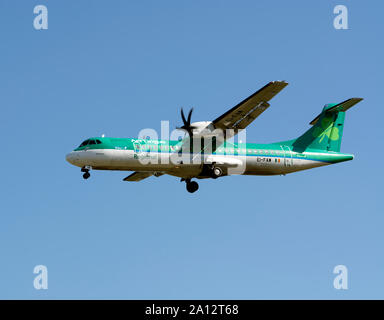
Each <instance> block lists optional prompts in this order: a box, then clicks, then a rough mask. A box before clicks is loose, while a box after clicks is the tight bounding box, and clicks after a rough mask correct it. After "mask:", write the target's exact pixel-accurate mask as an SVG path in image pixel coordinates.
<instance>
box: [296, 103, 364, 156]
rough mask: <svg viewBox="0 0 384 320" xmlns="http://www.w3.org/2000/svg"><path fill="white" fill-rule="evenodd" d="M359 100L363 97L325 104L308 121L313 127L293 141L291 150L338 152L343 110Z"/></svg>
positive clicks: (343, 115) (341, 133) (342, 125)
mask: <svg viewBox="0 0 384 320" xmlns="http://www.w3.org/2000/svg"><path fill="white" fill-rule="evenodd" d="M361 100H363V99H362V98H351V99H348V100H346V101H344V102H341V103H339V104H326V105H325V106H324V108H323V110H322V112H321V113H320V114H319V115H318V116H317V117H316V118H315V119H313V120H312V121H311V122H310V124H311V125H313V127H312V128H310V129H309V130H308V131H307V132H305V133H304V134H303V135H302V136H301V137H299V138H297V139H296V140H294V141H293V144H292V146H293V150H296V151H298V152H302V151H304V150H306V149H315V150H322V151H325V150H326V151H335V152H339V151H340V146H341V138H342V137H343V129H344V119H345V111H347V110H348V109H349V108H351V107H352V106H354V105H355V104H356V103H358V102H360V101H361Z"/></svg>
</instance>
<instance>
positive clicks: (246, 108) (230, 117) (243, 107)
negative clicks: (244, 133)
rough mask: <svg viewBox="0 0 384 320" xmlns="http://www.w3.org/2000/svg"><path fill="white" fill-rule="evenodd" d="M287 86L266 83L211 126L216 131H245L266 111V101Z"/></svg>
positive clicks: (285, 84)
mask: <svg viewBox="0 0 384 320" xmlns="http://www.w3.org/2000/svg"><path fill="white" fill-rule="evenodd" d="M287 85H288V83H287V82H285V81H272V82H270V83H268V84H267V85H265V86H264V87H262V88H261V89H260V90H258V91H256V92H255V93H254V94H252V95H251V96H249V97H248V98H247V99H245V100H243V101H241V102H240V103H239V104H237V105H236V106H234V107H233V108H232V109H230V110H228V111H227V112H226V113H224V114H222V115H221V116H220V117H218V118H217V119H216V120H214V121H213V122H212V123H213V125H214V126H215V128H218V129H222V130H226V129H233V130H235V132H236V131H237V130H238V129H245V128H246V127H247V126H248V125H249V124H250V123H251V122H252V121H253V120H255V119H256V118H257V117H258V116H259V115H260V114H262V113H263V112H264V111H265V110H266V109H268V107H269V106H270V105H269V103H268V101H269V100H271V99H272V98H273V97H274V96H275V95H276V94H278V93H279V92H280V91H281V90H283V89H284V88H285V87H286V86H287ZM235 134H236V133H235ZM232 136H233V135H232ZM227 138H228V137H227Z"/></svg>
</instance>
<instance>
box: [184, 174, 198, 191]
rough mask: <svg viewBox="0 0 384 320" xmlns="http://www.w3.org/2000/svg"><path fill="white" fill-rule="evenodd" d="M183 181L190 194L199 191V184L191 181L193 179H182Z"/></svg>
mask: <svg viewBox="0 0 384 320" xmlns="http://www.w3.org/2000/svg"><path fill="white" fill-rule="evenodd" d="M181 181H185V184H186V187H187V191H188V192H190V193H194V192H196V191H197V190H198V189H199V184H198V183H197V182H196V181H191V179H184V178H182V179H181Z"/></svg>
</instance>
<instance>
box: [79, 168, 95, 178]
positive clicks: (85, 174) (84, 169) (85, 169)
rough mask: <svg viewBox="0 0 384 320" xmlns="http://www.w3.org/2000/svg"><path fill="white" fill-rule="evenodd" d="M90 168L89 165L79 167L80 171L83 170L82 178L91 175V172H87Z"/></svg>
mask: <svg viewBox="0 0 384 320" xmlns="http://www.w3.org/2000/svg"><path fill="white" fill-rule="evenodd" d="M91 169H92V167H91V166H84V167H82V168H81V172H84V174H83V178H84V179H85V180H86V179H88V178H89V177H90V176H91V174H90V173H89V170H91Z"/></svg>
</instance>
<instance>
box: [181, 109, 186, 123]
mask: <svg viewBox="0 0 384 320" xmlns="http://www.w3.org/2000/svg"><path fill="white" fill-rule="evenodd" d="M181 119H183V123H184V126H186V125H187V120H185V115H184V111H183V108H181Z"/></svg>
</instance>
